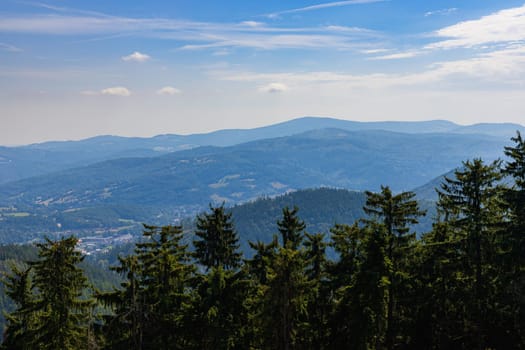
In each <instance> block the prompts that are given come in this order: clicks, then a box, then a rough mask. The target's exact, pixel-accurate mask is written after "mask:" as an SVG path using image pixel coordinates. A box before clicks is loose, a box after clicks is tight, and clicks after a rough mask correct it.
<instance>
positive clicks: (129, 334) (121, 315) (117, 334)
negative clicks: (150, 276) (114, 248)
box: [96, 255, 147, 350]
mask: <svg viewBox="0 0 525 350" xmlns="http://www.w3.org/2000/svg"><path fill="white" fill-rule="evenodd" d="M118 260H119V263H120V265H119V266H113V267H111V270H113V271H115V272H117V273H119V274H121V275H123V277H125V279H124V281H123V282H122V283H121V287H122V288H121V289H115V290H113V291H111V292H98V293H97V295H96V296H97V299H98V300H99V302H101V304H102V305H103V306H105V307H108V308H111V310H112V311H113V312H112V313H111V314H110V315H105V316H104V321H105V322H104V325H103V333H104V334H105V335H106V337H105V340H106V348H108V349H131V350H139V349H142V348H143V330H144V328H145V327H146V320H147V317H146V314H145V311H146V302H145V300H144V293H143V290H142V288H143V286H142V285H141V283H140V279H141V275H140V266H139V261H138V259H137V256H136V255H131V256H128V257H120V256H119V257H118Z"/></svg>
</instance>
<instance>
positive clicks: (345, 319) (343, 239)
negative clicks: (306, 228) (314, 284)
mask: <svg viewBox="0 0 525 350" xmlns="http://www.w3.org/2000/svg"><path fill="white" fill-rule="evenodd" d="M330 232H331V242H330V246H331V247H332V248H333V249H334V250H335V252H336V253H337V257H338V260H337V261H335V262H330V263H329V264H328V266H327V270H328V279H329V281H328V283H329V286H330V293H331V294H332V301H331V302H332V304H333V305H332V312H331V314H330V318H329V321H328V323H329V330H330V337H329V341H328V344H329V347H328V348H331V349H341V348H345V347H347V346H348V344H350V342H351V337H352V336H353V332H354V329H352V328H353V323H354V319H355V315H354V311H355V310H353V309H351V306H352V305H351V303H352V300H351V299H352V298H351V296H352V284H353V283H354V281H355V277H356V273H357V272H358V269H359V265H360V263H361V261H362V258H363V256H364V251H363V249H364V244H363V239H364V235H365V233H364V230H363V229H362V228H360V227H359V225H358V223H357V222H356V223H354V225H352V226H349V225H346V224H336V225H334V227H332V228H331V229H330Z"/></svg>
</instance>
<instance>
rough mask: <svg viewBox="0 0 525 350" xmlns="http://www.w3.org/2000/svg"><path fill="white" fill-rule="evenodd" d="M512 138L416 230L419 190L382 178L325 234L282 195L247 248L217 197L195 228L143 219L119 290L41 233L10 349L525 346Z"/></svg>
mask: <svg viewBox="0 0 525 350" xmlns="http://www.w3.org/2000/svg"><path fill="white" fill-rule="evenodd" d="M512 141H513V144H512V145H511V146H508V147H506V148H505V149H504V158H503V159H504V160H502V161H496V162H491V163H485V162H484V161H483V160H481V159H473V160H467V161H465V162H464V163H463V164H462V165H460V166H459V168H458V169H457V170H456V172H455V174H454V176H451V177H450V178H445V180H444V181H443V183H442V184H441V186H440V187H439V188H437V189H436V190H437V192H438V194H439V200H438V202H437V216H436V217H435V218H434V224H433V229H432V230H431V231H430V232H427V233H418V235H416V233H415V232H412V230H411V227H412V226H413V225H414V224H416V223H417V222H418V219H419V218H420V217H422V216H423V215H425V212H424V211H423V210H421V209H420V208H419V206H418V204H417V201H416V200H415V195H414V194H413V193H411V192H403V193H393V192H392V191H391V190H390V188H389V187H388V186H384V187H382V188H381V191H379V192H377V193H373V192H366V196H367V200H366V204H365V206H364V212H365V213H366V214H367V216H366V218H364V219H362V220H359V221H357V222H354V223H352V222H349V223H346V224H336V225H335V226H334V227H332V228H331V230H330V235H329V236H328V235H325V234H320V233H315V232H309V231H308V227H306V225H305V224H304V222H303V221H302V220H301V217H300V216H301V212H300V210H299V209H298V208H288V207H286V208H284V209H283V210H282V217H281V219H280V220H279V221H278V222H277V223H276V226H275V231H276V234H275V236H274V237H273V240H271V241H270V242H261V241H257V242H251V243H250V247H251V249H252V251H253V254H252V255H251V258H249V259H245V258H243V256H242V254H241V251H240V249H239V243H238V242H239V238H238V235H237V233H236V230H235V223H234V222H233V219H232V215H231V213H229V212H228V210H227V209H225V208H224V206H218V207H214V206H210V209H209V211H207V212H206V213H203V214H201V215H199V216H198V217H197V219H196V230H195V232H194V235H193V236H192V238H191V239H189V240H188V238H187V237H186V236H185V234H184V233H183V230H182V227H180V226H163V227H156V226H148V225H144V233H143V238H142V240H141V241H140V242H138V243H136V245H135V249H134V253H132V254H129V255H126V256H120V257H119V264H117V265H116V266H113V267H111V269H112V270H113V271H115V272H116V273H118V274H120V275H121V276H122V279H123V282H122V283H121V286H120V287H119V288H115V289H114V290H111V291H100V290H97V289H96V288H94V287H92V286H90V285H89V283H88V280H87V278H86V276H85V274H84V271H83V270H82V269H81V268H80V267H79V263H80V262H81V261H82V260H83V258H84V257H83V256H82V255H81V253H80V252H79V251H78V250H76V248H75V247H76V243H77V239H76V238H74V237H67V238H63V239H61V240H58V241H53V240H49V239H48V240H45V241H43V242H42V243H38V244H37V248H38V258H36V259H32V260H29V261H27V262H26V263H25V264H18V265H13V266H12V271H11V273H10V274H9V275H8V276H7V277H6V278H5V281H4V283H5V285H6V289H7V294H8V296H9V297H10V298H11V299H12V301H13V302H14V303H15V305H16V308H15V310H14V311H13V312H11V313H9V314H8V315H6V318H7V326H6V329H5V331H4V340H3V345H2V348H4V349H282V350H288V349H522V348H525V327H524V326H525V313H524V311H525V293H524V292H525V254H524V253H525V141H524V140H523V138H522V136H521V135H520V134H519V133H518V134H517V135H516V137H514V138H513V139H512ZM256 214H257V213H254V215H256ZM188 242H189V243H188ZM329 251H330V252H331V253H330V254H328V252H329Z"/></svg>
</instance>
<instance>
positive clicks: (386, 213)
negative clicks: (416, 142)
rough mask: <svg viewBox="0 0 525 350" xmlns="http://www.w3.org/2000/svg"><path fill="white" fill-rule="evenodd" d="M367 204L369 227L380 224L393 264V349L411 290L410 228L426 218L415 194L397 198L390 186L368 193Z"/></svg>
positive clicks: (390, 293) (388, 335)
mask: <svg viewBox="0 0 525 350" xmlns="http://www.w3.org/2000/svg"><path fill="white" fill-rule="evenodd" d="M366 195H367V200H366V204H365V207H364V208H363V209H364V211H365V213H366V214H368V215H369V216H370V219H367V220H365V222H366V223H368V224H370V223H374V224H375V223H380V224H381V225H383V226H384V227H385V230H386V244H387V246H386V254H387V258H388V260H389V261H390V262H391V263H392V270H391V274H390V275H389V276H388V279H389V281H390V282H389V286H388V314H387V330H386V347H387V348H389V349H391V348H393V347H394V346H395V343H396V342H405V341H406V339H400V340H396V339H395V337H396V334H399V333H403V331H402V330H400V328H402V323H403V321H404V320H403V316H402V315H403V314H404V313H405V311H406V310H405V309H406V305H407V303H409V300H405V301H404V302H402V300H401V298H400V297H401V294H402V293H404V292H405V291H406V289H407V283H408V281H409V280H410V276H408V274H407V267H408V265H407V258H408V256H409V255H410V251H409V250H408V249H409V248H410V247H411V245H412V244H413V243H414V242H415V238H416V237H415V234H414V233H410V225H413V224H417V223H418V220H417V219H418V217H420V216H422V215H425V212H424V211H421V210H420V209H419V207H418V204H417V201H416V200H415V199H414V197H415V194H414V193H413V192H402V193H399V194H397V195H394V194H393V193H392V191H391V190H390V188H389V187H388V186H386V187H384V186H381V193H373V192H370V191H367V192H366Z"/></svg>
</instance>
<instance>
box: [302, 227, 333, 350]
mask: <svg viewBox="0 0 525 350" xmlns="http://www.w3.org/2000/svg"><path fill="white" fill-rule="evenodd" d="M305 237H306V241H305V242H304V246H305V260H306V269H305V274H306V276H307V277H308V280H309V282H310V291H309V293H307V294H308V310H307V311H308V324H307V325H308V329H307V331H308V334H307V338H306V339H304V340H303V344H304V346H303V348H310V349H324V348H325V347H326V345H327V342H328V336H329V335H328V334H327V331H326V330H327V328H328V316H329V313H330V289H329V287H330V286H329V283H328V278H327V272H326V265H327V260H326V247H327V243H326V242H325V235H324V234H322V233H317V234H309V233H305Z"/></svg>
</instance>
